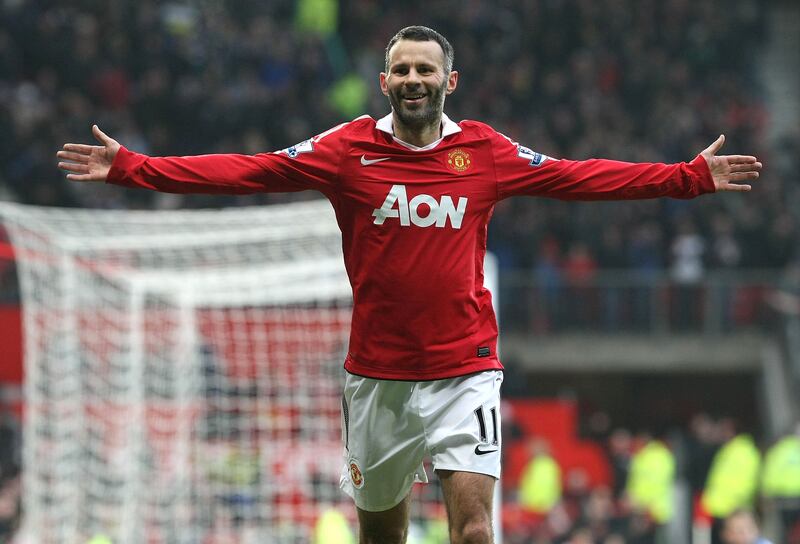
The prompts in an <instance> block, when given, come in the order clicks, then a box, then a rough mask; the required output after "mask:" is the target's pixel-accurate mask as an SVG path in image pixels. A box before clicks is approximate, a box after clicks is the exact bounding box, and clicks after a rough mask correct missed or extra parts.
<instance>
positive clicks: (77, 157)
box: [56, 151, 89, 164]
mask: <svg viewBox="0 0 800 544" xmlns="http://www.w3.org/2000/svg"><path fill="white" fill-rule="evenodd" d="M56 157H58V158H59V159H65V160H68V161H72V162H79V163H82V164H87V163H88V162H89V155H84V154H83V153H72V152H71V151H59V152H58V153H56Z"/></svg>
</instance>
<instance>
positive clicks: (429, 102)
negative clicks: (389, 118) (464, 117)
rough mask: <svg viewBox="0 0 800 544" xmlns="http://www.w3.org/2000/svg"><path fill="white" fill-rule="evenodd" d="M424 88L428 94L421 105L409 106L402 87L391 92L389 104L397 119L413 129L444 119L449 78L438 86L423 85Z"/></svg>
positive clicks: (435, 123) (437, 122) (436, 123)
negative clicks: (405, 101)
mask: <svg viewBox="0 0 800 544" xmlns="http://www.w3.org/2000/svg"><path fill="white" fill-rule="evenodd" d="M422 89H423V92H424V91H427V92H428V94H427V96H426V97H425V103H424V104H421V105H419V106H409V105H408V104H406V103H404V102H403V96H402V95H403V91H402V89H398V90H396V91H394V92H391V93H389V104H391V106H392V110H393V111H394V112H395V114H396V115H397V119H398V120H399V121H400V122H401V123H402V124H404V125H405V126H407V127H408V128H411V129H420V128H424V127H426V126H430V125H438V124H439V123H441V121H442V113H443V112H444V98H445V91H446V90H447V80H445V81H444V82H443V83H442V85H441V86H440V87H438V88H434V89H426V88H425V87H423V88H422Z"/></svg>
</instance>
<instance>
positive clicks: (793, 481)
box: [761, 424, 800, 542]
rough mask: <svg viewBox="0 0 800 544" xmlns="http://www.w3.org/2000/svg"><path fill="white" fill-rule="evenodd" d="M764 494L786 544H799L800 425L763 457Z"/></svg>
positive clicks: (762, 489)
mask: <svg viewBox="0 0 800 544" xmlns="http://www.w3.org/2000/svg"><path fill="white" fill-rule="evenodd" d="M761 494H762V496H763V497H764V498H765V499H766V500H767V501H770V502H772V503H773V507H775V508H777V509H778V511H779V512H780V515H781V518H782V519H781V521H782V526H783V528H784V531H785V533H786V537H785V538H784V540H785V541H786V542H797V541H798V540H800V424H798V425H797V429H796V430H795V433H794V434H791V435H789V436H785V437H783V438H781V439H780V440H778V441H777V442H776V443H775V444H773V445H772V447H770V448H769V449H768V450H767V452H766V454H765V456H764V471H763V474H762V477H761Z"/></svg>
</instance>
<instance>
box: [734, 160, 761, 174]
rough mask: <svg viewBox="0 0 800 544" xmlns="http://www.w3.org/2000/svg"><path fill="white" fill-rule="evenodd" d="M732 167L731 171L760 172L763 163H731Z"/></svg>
mask: <svg viewBox="0 0 800 544" xmlns="http://www.w3.org/2000/svg"><path fill="white" fill-rule="evenodd" d="M730 169H731V172H758V171H759V170H761V163H760V162H754V163H748V164H732V165H730Z"/></svg>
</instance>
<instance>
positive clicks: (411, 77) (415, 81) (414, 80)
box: [406, 68, 420, 85]
mask: <svg viewBox="0 0 800 544" xmlns="http://www.w3.org/2000/svg"><path fill="white" fill-rule="evenodd" d="M419 82H420V77H419V72H417V71H416V70H415V69H414V68H411V69H410V70H409V71H408V75H407V76H406V85H419Z"/></svg>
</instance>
